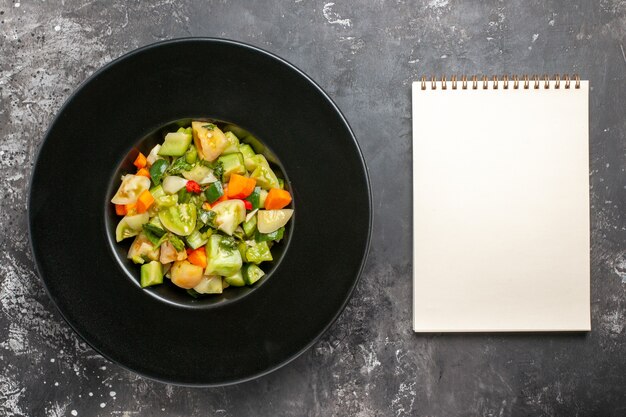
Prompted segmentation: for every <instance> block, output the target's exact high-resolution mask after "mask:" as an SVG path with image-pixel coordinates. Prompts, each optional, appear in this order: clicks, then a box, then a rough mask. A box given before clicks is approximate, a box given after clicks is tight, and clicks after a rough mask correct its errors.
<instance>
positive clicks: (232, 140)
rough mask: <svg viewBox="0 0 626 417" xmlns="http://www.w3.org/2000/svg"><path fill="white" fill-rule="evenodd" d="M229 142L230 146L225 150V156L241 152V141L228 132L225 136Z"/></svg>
mask: <svg viewBox="0 0 626 417" xmlns="http://www.w3.org/2000/svg"><path fill="white" fill-rule="evenodd" d="M224 136H225V137H226V140H227V141H228V146H227V147H226V149H224V152H223V153H224V154H228V153H235V152H239V139H238V138H237V136H235V134H234V133H233V132H226V133H225V134H224Z"/></svg>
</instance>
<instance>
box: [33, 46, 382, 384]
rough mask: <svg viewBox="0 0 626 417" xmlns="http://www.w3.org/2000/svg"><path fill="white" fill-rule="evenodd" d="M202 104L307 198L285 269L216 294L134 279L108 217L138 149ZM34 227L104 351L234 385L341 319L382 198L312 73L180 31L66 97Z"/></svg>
mask: <svg viewBox="0 0 626 417" xmlns="http://www.w3.org/2000/svg"><path fill="white" fill-rule="evenodd" d="M190 117H191V118H194V117H205V118H214V119H218V120H224V121H230V122H233V123H235V124H237V125H240V126H242V127H244V128H246V129H248V130H250V131H251V132H252V133H254V134H255V135H256V136H257V137H258V138H260V139H261V140H262V141H264V142H265V143H266V144H267V145H268V146H269V147H270V149H272V150H273V151H274V152H275V154H276V156H277V157H278V159H279V160H280V161H281V163H282V165H283V167H284V169H285V172H286V175H287V176H288V177H289V179H290V182H291V185H292V191H293V194H294V201H295V202H296V203H297V213H296V214H295V221H294V223H293V225H292V230H291V238H290V242H289V246H288V248H287V250H286V252H285V254H284V257H283V259H282V260H281V262H280V263H279V264H278V266H277V267H276V269H275V270H274V271H273V273H272V276H271V277H269V278H268V279H267V280H266V282H265V283H263V285H262V286H259V287H258V288H256V289H255V290H254V291H252V292H250V293H249V294H248V295H246V296H245V297H242V298H241V299H240V300H238V301H236V302H231V303H225V304H224V305H223V306H219V305H218V306H215V305H214V306H212V307H211V308H184V307H181V306H177V305H175V304H171V303H166V302H163V301H160V300H158V299H157V298H155V297H153V296H151V295H150V294H149V293H147V292H146V291H144V290H141V289H140V288H138V287H137V285H134V283H133V282H131V281H130V280H129V278H128V277H127V276H125V273H124V272H123V270H122V268H121V267H120V265H119V263H118V262H117V261H116V258H115V255H114V253H113V251H112V249H111V246H110V245H109V243H108V238H107V233H108V231H107V229H106V224H105V210H106V207H107V197H108V196H107V195H106V193H107V187H108V185H109V184H110V181H111V177H112V175H114V173H115V170H116V169H117V167H118V166H119V165H120V163H121V161H122V160H123V159H124V158H125V157H126V155H127V154H128V152H129V151H130V150H131V149H132V148H133V146H135V145H136V144H137V142H138V141H139V140H140V139H141V138H142V137H145V136H146V135H147V134H149V133H150V132H152V131H154V130H155V129H157V128H159V127H160V126H162V125H164V124H165V123H167V122H170V121H174V120H178V119H184V118H190ZM29 228H30V238H31V245H32V250H33V253H34V256H35V260H36V264H37V268H38V270H39V274H40V276H41V277H42V279H43V281H44V284H45V286H46V289H47V291H48V294H49V295H50V297H51V298H52V300H53V301H54V303H55V304H56V305H57V307H58V308H59V310H60V312H61V314H62V315H63V317H64V318H65V320H67V322H68V323H69V324H70V326H71V327H72V328H73V329H74V330H75V331H76V332H77V333H78V334H79V335H80V336H81V337H82V338H83V339H84V340H85V341H86V342H87V343H89V344H90V345H91V346H92V347H93V348H94V349H95V350H97V351H98V352H99V353H101V354H102V355H103V356H105V357H107V358H108V359H110V360H112V361H114V362H117V363H118V364H120V365H122V366H124V367H126V368H128V369H130V370H132V371H134V372H137V373H139V374H142V375H144V376H147V377H150V378H153V379H157V380H160V381H164V382H168V383H176V384H182V385H205V386H208V385H225V384H230V383H236V382H241V381H244V380H248V379H251V378H254V377H257V376H260V375H263V374H265V373H268V372H270V371H272V370H274V369H276V368H278V367H280V366H281V365H284V364H285V363H287V362H289V361H290V360H292V359H294V358H295V357H297V356H298V355H299V354H301V353H302V352H304V351H305V350H306V349H307V348H308V347H310V346H311V345H312V344H313V343H314V342H315V341H316V340H317V339H318V338H319V337H320V336H321V335H322V334H323V333H324V331H325V330H326V329H328V328H329V326H330V325H331V324H332V323H333V322H334V320H335V319H336V318H337V317H338V315H339V314H340V313H341V311H342V310H343V308H344V306H345V304H346V302H347V301H348V299H349V297H350V295H351V293H352V291H353V289H354V286H355V284H356V282H357V280H358V277H359V275H360V273H361V270H362V268H363V265H364V262H365V257H366V254H367V250H368V246H369V240H370V231H371V197H370V189H369V182H368V178H367V170H366V167H365V163H364V161H363V157H362V155H361V152H360V150H359V148H358V145H357V142H356V139H355V137H354V135H353V133H352V131H351V130H350V127H349V126H348V123H347V122H346V120H345V119H344V117H343V116H342V114H341V112H340V111H339V109H338V108H337V107H336V106H335V105H334V103H333V102H332V101H331V99H330V98H329V97H328V96H327V95H326V94H325V93H324V92H323V91H322V89H321V88H320V87H319V86H317V85H316V84H315V83H314V82H313V81H312V80H311V79H310V78H308V77H307V76H306V75H305V74H304V73H302V72H301V71H300V70H298V69H297V68H295V67H294V66H293V65H291V64H289V63H287V62H286V61H284V60H282V59H281V58H278V57H276V56H275V55H272V54H270V53H268V52H266V51H263V50H261V49H259V48H256V47H253V46H250V45H245V44H242V43H238V42H234V41H228V40H221V39H207V38H203V39H198V38H192V39H178V40H173V41H167V42H162V43H158V44H154V45H150V46H147V47H144V48H141V49H139V50H136V51H134V52H131V53H129V54H127V55H125V56H123V57H121V58H119V59H117V60H116V61H114V62H112V63H110V64H108V65H107V66H105V67H104V68H102V69H101V70H99V71H98V72H96V73H95V74H94V75H93V76H92V77H91V78H90V79H89V80H87V81H86V82H85V83H84V84H83V85H82V86H81V87H80V88H79V89H78V90H77V91H76V92H75V93H74V94H73V95H72V97H70V99H69V100H68V101H67V102H66V103H65V105H64V106H63V108H62V109H61V111H60V112H59V114H58V115H57V117H56V119H55V120H54V122H53V123H52V125H51V127H50V129H49V131H48V133H47V136H46V138H45V141H44V143H43V145H42V146H41V149H40V151H39V155H38V158H37V162H36V164H35V169H34V172H33V176H32V180H31V188H30V201H29Z"/></svg>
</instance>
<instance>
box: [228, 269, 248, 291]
mask: <svg viewBox="0 0 626 417" xmlns="http://www.w3.org/2000/svg"><path fill="white" fill-rule="evenodd" d="M224 281H226V282H227V283H228V285H232V286H233V287H243V286H244V285H246V282H245V281H244V280H243V274H242V273H241V270H239V271H237V273H236V274H234V275H231V276H229V277H224Z"/></svg>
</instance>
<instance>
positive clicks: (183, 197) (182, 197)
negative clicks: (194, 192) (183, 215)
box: [178, 187, 191, 204]
mask: <svg viewBox="0 0 626 417" xmlns="http://www.w3.org/2000/svg"><path fill="white" fill-rule="evenodd" d="M189 200H191V193H190V192H189V191H187V189H186V188H185V187H183V188H181V189H180V191H178V204H185V203H188V202H189Z"/></svg>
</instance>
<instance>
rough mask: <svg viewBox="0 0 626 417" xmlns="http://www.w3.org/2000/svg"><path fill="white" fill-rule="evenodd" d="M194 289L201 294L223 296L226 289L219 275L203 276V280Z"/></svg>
mask: <svg viewBox="0 0 626 417" xmlns="http://www.w3.org/2000/svg"><path fill="white" fill-rule="evenodd" d="M193 289H194V290H195V291H196V292H198V293H200V294H221V293H222V291H223V289H224V287H223V285H222V277H220V276H219V275H211V276H203V277H202V280H201V281H200V283H199V284H198V285H196V286H195V287H193Z"/></svg>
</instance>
